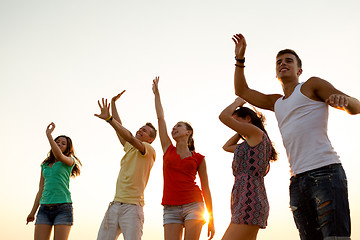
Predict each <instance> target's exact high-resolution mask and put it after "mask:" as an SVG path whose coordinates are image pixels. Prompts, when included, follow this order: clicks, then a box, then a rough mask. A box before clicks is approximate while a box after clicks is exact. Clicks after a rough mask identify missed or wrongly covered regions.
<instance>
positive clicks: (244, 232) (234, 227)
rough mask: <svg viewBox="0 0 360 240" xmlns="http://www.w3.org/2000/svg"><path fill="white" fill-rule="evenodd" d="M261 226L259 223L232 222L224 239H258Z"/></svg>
mask: <svg viewBox="0 0 360 240" xmlns="http://www.w3.org/2000/svg"><path fill="white" fill-rule="evenodd" d="M259 228H260V227H259V226H257V225H247V224H233V223H230V225H229V227H228V229H227V230H226V232H225V234H224V236H223V238H222V240H235V239H241V240H256V236H257V234H258V231H259Z"/></svg>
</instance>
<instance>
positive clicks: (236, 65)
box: [235, 63, 245, 68]
mask: <svg viewBox="0 0 360 240" xmlns="http://www.w3.org/2000/svg"><path fill="white" fill-rule="evenodd" d="M235 66H236V67H239V68H244V67H245V66H241V65H238V64H236V63H235Z"/></svg>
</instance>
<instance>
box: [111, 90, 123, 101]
mask: <svg viewBox="0 0 360 240" xmlns="http://www.w3.org/2000/svg"><path fill="white" fill-rule="evenodd" d="M125 91H126V90H124V91H122V92H121V93H119V94H118V95H116V96H114V97H113V98H112V99H111V101H112V102H116V100H118V99H119V98H120V97H121V95H123V93H124V92H125Z"/></svg>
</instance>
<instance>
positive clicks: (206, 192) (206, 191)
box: [198, 159, 215, 239]
mask: <svg viewBox="0 0 360 240" xmlns="http://www.w3.org/2000/svg"><path fill="white" fill-rule="evenodd" d="M198 172H199V178H200V182H201V190H202V193H203V196H204V200H205V204H206V209H207V211H208V214H209V223H208V234H207V235H208V237H209V239H212V238H213V237H214V235H215V226H214V216H213V207H212V198H211V192H210V187H209V179H208V175H207V170H206V162H205V159H204V160H203V161H202V162H201V164H200V166H199V169H198Z"/></svg>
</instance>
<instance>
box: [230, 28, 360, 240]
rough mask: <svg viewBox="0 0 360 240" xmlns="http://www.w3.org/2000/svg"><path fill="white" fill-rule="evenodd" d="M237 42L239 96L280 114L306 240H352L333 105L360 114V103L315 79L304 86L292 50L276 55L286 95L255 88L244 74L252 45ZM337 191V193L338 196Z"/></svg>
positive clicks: (295, 207)
mask: <svg viewBox="0 0 360 240" xmlns="http://www.w3.org/2000/svg"><path fill="white" fill-rule="evenodd" d="M232 39H233V41H234V42H235V59H236V64H235V76H234V83H235V94H236V95H238V96H240V97H241V98H243V99H244V100H246V101H247V102H249V103H250V104H252V105H255V106H257V107H259V108H262V109H266V110H271V111H274V112H275V115H276V118H277V120H278V125H279V128H280V132H281V135H282V138H283V143H284V146H285V149H286V152H287V156H288V159H289V163H290V172H291V176H292V177H291V183H290V207H291V209H292V212H293V216H294V220H295V223H296V226H297V228H298V230H299V233H300V237H301V239H306V240H308V239H326V240H329V239H350V232H351V229H350V210H349V203H348V196H347V182H346V176H345V172H344V170H343V168H342V166H341V163H340V160H339V157H338V155H337V154H336V152H335V151H334V149H333V148H332V146H331V143H330V141H329V139H328V136H327V120H328V106H329V105H330V106H332V107H334V108H338V109H342V110H345V111H346V112H348V113H349V114H359V113H360V102H359V100H357V99H356V98H353V97H350V96H348V95H346V94H344V93H342V92H341V91H339V90H337V89H336V88H335V87H333V86H332V85H331V84H330V83H329V82H327V81H325V80H323V79H321V78H318V77H311V78H310V79H308V80H307V81H306V82H304V83H299V77H300V75H301V73H302V68H301V67H302V63H301V60H300V58H299V57H298V55H297V54H296V53H295V52H294V51H293V50H290V49H285V50H282V51H280V52H279V53H278V55H277V57H276V76H277V78H278V79H279V81H280V82H281V84H282V87H283V91H284V95H281V94H263V93H260V92H258V91H255V90H253V89H250V88H249V87H248V85H247V83H246V78H245V75H244V67H245V66H244V63H245V50H246V41H245V38H244V36H243V35H241V34H236V35H234V36H233V38H232ZM335 193H336V194H335Z"/></svg>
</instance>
